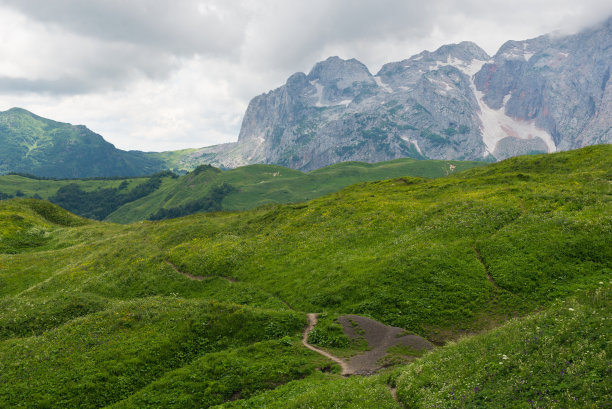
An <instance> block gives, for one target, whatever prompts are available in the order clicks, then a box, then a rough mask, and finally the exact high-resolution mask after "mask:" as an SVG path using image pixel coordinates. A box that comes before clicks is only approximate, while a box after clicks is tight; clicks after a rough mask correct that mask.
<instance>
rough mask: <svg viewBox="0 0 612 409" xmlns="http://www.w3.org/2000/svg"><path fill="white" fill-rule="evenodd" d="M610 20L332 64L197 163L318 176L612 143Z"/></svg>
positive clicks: (291, 86)
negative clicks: (375, 65)
mask: <svg viewBox="0 0 612 409" xmlns="http://www.w3.org/2000/svg"><path fill="white" fill-rule="evenodd" d="M611 61H612V18H610V19H608V20H607V21H606V22H605V23H604V24H603V25H601V26H599V27H596V28H591V29H588V30H584V31H582V32H580V33H578V34H574V35H566V36H560V35H556V34H550V35H544V36H541V37H538V38H535V39H532V40H526V41H509V42H507V43H506V44H504V45H503V46H502V47H501V48H500V50H499V51H498V52H497V54H496V55H495V56H493V57H490V56H489V55H487V53H486V52H484V51H483V50H482V49H481V48H479V47H478V46H477V45H476V44H474V43H471V42H463V43H460V44H451V45H445V46H443V47H440V48H439V49H438V50H436V51H434V52H428V51H424V52H422V53H420V54H417V55H415V56H412V57H411V58H409V59H406V60H403V61H400V62H394V63H389V64H386V65H384V66H383V67H382V68H381V70H380V71H379V72H378V73H377V74H376V75H372V74H371V73H370V72H369V71H368V69H367V67H366V66H365V65H363V64H362V63H360V62H359V61H357V60H354V59H351V60H343V59H340V58H338V57H330V58H328V59H327V60H325V61H322V62H319V63H317V64H316V65H315V66H314V68H313V69H312V70H311V71H310V73H308V74H307V75H306V74H304V73H296V74H294V75H292V76H291V77H290V78H289V79H288V80H287V82H286V84H285V85H283V86H281V87H280V88H277V89H275V90H273V91H270V92H268V93H266V94H263V95H260V96H257V97H255V98H254V99H253V100H252V101H251V102H250V104H249V106H248V108H247V111H246V113H245V116H244V120H243V123H242V128H241V130H240V135H239V138H238V142H236V143H230V144H223V145H217V146H214V147H209V148H203V149H198V150H196V151H194V152H192V153H191V154H190V155H189V157H190V158H192V160H194V159H197V160H201V161H204V162H206V163H212V164H214V165H217V166H225V167H236V166H241V165H245V164H251V163H273V164H278V165H282V166H287V167H291V168H294V169H301V170H311V169H316V168H319V167H322V166H326V165H329V164H332V163H337V162H342V161H349V160H357V161H366V162H377V161H382V160H389V159H394V158H398V157H413V158H432V159H460V160H464V159H469V160H483V159H484V160H500V159H504V158H507V157H510V156H516V155H521V154H527V153H536V152H555V151H558V150H568V149H574V148H579V147H582V146H587V145H593V144H601V143H610V142H612V81H611V80H610V65H611V64H610V62H611Z"/></svg>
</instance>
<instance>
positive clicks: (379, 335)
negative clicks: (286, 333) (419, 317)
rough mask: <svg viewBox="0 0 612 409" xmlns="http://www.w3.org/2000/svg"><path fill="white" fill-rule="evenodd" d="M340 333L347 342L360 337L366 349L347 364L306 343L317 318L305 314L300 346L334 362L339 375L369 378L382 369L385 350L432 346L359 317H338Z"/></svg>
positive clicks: (395, 329)
mask: <svg viewBox="0 0 612 409" xmlns="http://www.w3.org/2000/svg"><path fill="white" fill-rule="evenodd" d="M338 322H340V324H342V328H343V330H344V333H345V334H346V335H347V336H348V337H349V338H351V339H355V338H360V337H363V338H364V339H365V340H366V341H367V342H368V346H369V347H370V350H369V351H366V352H364V353H362V354H359V355H355V356H353V357H352V358H350V359H349V360H348V361H346V360H344V359H341V358H338V357H337V356H334V355H332V354H330V353H329V352H327V351H324V350H322V349H319V348H317V347H315V346H313V345H311V344H309V343H308V333H309V332H310V331H312V330H313V328H314V327H315V325H316V324H317V314H308V326H307V327H306V329H304V333H303V335H302V344H304V346H305V347H306V348H308V349H310V350H312V351H315V352H317V353H319V354H321V355H323V356H324V357H326V358H328V359H331V360H332V361H334V362H336V363H337V364H338V365H340V367H341V368H342V375H344V376H348V375H372V374H374V373H376V372H377V371H378V370H379V369H381V368H382V367H383V366H384V362H381V359H382V358H384V357H385V356H386V355H387V350H388V349H389V348H391V347H393V346H397V345H401V346H406V347H409V348H411V349H414V350H429V349H432V348H433V344H432V343H431V342H429V341H427V340H426V339H425V338H423V337H420V336H418V335H413V334H406V332H405V330H404V329H403V328H398V327H391V326H389V325H385V324H383V323H381V322H378V321H375V320H372V319H370V318H366V317H362V316H359V315H342V316H340V317H338Z"/></svg>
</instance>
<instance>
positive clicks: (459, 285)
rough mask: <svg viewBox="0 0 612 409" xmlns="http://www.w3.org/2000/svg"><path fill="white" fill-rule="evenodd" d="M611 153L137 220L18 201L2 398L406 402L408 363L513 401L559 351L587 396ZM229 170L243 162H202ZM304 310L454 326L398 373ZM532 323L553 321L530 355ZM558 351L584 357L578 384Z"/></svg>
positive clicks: (559, 396) (6, 245) (436, 390)
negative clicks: (307, 332)
mask: <svg viewBox="0 0 612 409" xmlns="http://www.w3.org/2000/svg"><path fill="white" fill-rule="evenodd" d="M611 157H612V147H610V146H598V147H591V148H585V149H581V150H577V151H572V152H561V153H557V154H553V155H546V156H541V155H540V156H531V157H524V158H514V159H510V160H508V161H504V162H500V163H496V164H492V165H488V166H486V167H484V168H478V169H471V170H467V171H465V172H462V173H459V174H457V175H453V176H449V177H444V178H438V179H433V180H429V179H424V178H417V177H402V178H395V179H391V180H386V181H380V182H362V183H359V184H357V185H352V186H349V187H347V188H344V189H342V190H341V191H339V192H336V193H333V194H329V195H327V196H323V197H320V198H317V199H314V200H310V201H308V202H304V203H300V204H291V205H269V206H265V207H259V208H257V209H253V210H249V211H243V212H217V213H206V214H196V215H191V216H188V217H184V218H179V219H173V220H166V221H159V222H138V223H134V224H130V225H121V224H113V223H102V222H93V221H89V220H86V219H83V218H80V217H77V216H74V215H72V214H70V213H69V212H67V211H64V210H63V209H61V208H59V207H57V206H54V205H51V204H49V203H47V202H44V201H39V200H33V199H12V200H5V201H0V227H1V228H0V407H33V408H36V407H51V408H53V407H58V408H60V407H83V408H93V407H105V406H112V405H116V407H211V406H212V405H217V404H222V405H225V406H224V407H254V408H256V407H271V408H273V407H293V408H307V407H347V408H348V407H355V408H359V407H364V408H365V407H389V408H397V407H399V406H398V404H397V403H396V402H394V401H393V399H392V398H391V395H390V393H389V389H388V386H387V385H386V383H387V381H388V380H389V379H390V381H391V382H396V383H397V386H398V392H399V394H400V398H401V399H403V400H404V401H405V402H406V403H407V404H410V405H412V404H414V405H415V407H431V406H432V405H431V404H432V402H433V404H434V405H435V404H438V402H439V401H440V399H443V398H445V397H446V396H447V395H444V393H446V392H448V390H449V388H451V389H450V390H452V388H453V387H454V388H455V390H456V391H462V392H461V395H455V397H461V396H462V395H463V394H466V396H467V393H468V392H469V390H470V388H471V390H472V391H473V390H474V388H475V387H478V388H479V391H480V390H482V391H485V390H486V393H483V394H482V395H479V394H472V395H469V396H470V398H469V399H476V400H473V401H469V402H471V403H469V402H468V401H467V400H466V402H468V403H469V404H470V405H472V406H471V407H479V406H478V405H480V407H482V406H483V405H485V403H488V402H493V403H494V404H492V405H489V407H500V406H499V403H503V402H513V401H511V400H509V399H511V398H512V399H514V398H513V397H514V396H515V395H512V393H514V392H513V390H512V386H515V385H516V384H515V383H512V382H518V381H517V379H519V378H520V379H521V381H525V382H527V383H526V384H525V385H529V388H528V390H529V391H531V392H529V393H527V392H525V394H522V395H519V396H518V398H517V399H518V400H517V401H516V402H518V403H517V404H516V405H514V406H508V407H530V406H527V405H529V403H528V402H527V399H532V400H533V396H534V395H533V393H537V392H542V393H543V392H544V391H545V389H543V388H541V386H540V384H538V383H537V382H539V381H537V378H536V377H533V378H530V379H527V378H526V376H527V373H528V371H533V372H534V373H539V371H540V370H541V371H542V374H544V375H543V376H544V377H543V378H542V379H543V381H542V382H545V383H546V384H547V385H552V386H554V387H555V388H557V389H554V391H556V392H554V393H555V395H554V397H552V398H550V399H551V400H550V401H546V402H548V403H550V404H551V405H552V404H557V403H555V402H553V400H558V401H559V402H561V403H560V404H559V405H560V406H558V407H571V405H570V404H571V401H570V400H568V399H570V398H572V399H573V396H572V397H570V398H567V396H569V395H568V393H569V392H568V391H569V390H575V391H577V392H576V393H577V394H578V395H576V397H577V399H583V400H582V401H576V402H578V403H581V404H583V406H582V407H597V405H599V407H602V405H605V401H604V400H603V399H604V397H605V396H609V389H606V387H607V386H606V385H607V384H606V383H605V382H602V381H601V379H602V374H603V375H609V368H610V366H609V362H610V361H609V352H605V351H608V349H607V348H609V333H610V331H609V322H608V318H607V316H609V315H610V314H609V312H610V308H609V307H610V305H609V300H608V298H609V297H608V295H606V294H608V293H607V292H602V291H603V290H599V291H600V292H599V293H598V292H597V291H598V290H597V289H598V288H600V287H602V284H600V282H601V283H608V282H609V280H610V276H611V273H612V216H611V215H612V211H611V210H612V206H611V200H612V198H611V196H612V195H611V193H612V188H611V185H610V180H612V174H611V171H610V169H611V168H612V167H611V166H610V158H611ZM213 172H214V174H213ZM215 174H227V173H226V172H224V173H219V172H215V171H214V170H210V169H208V170H207V171H205V172H202V173H199V174H194V175H192V176H191V177H192V178H197V177H201V178H206V177H210V178H214V177H215ZM253 175H255V172H253ZM253 177H255V176H253ZM177 180H188V179H177ZM192 180H193V179H192ZM169 263H172V264H173V265H175V266H176V267H177V268H178V269H179V270H180V271H182V272H185V273H190V274H192V275H195V276H205V277H206V278H204V279H202V280H200V281H198V280H191V279H189V278H188V277H186V276H184V275H182V274H180V273H179V272H177V271H175V269H174V268H173V267H172V266H171V265H170V264H169ZM226 278H232V279H233V280H236V281H234V282H229V281H228V280H227V279H226ZM606 291H608V290H606ZM584 294H595V295H593V296H592V297H590V298H589V296H586V295H584ZM598 294H599V295H598ZM564 303H565V304H564ZM569 308H573V310H574V311H571V310H569ZM306 312H318V313H321V314H322V315H321V323H320V326H319V327H317V328H316V329H315V333H314V334H311V337H312V338H313V339H312V341H313V342H315V341H316V342H317V343H318V344H319V345H322V346H325V347H326V348H332V349H333V348H339V349H338V350H337V353H338V354H339V355H343V354H344V353H346V355H350V353H353V352H355V351H356V350H359V349H360V348H361V347H364V346H363V345H361V346H360V345H350V344H349V345H346V343H345V342H344V340H345V338H343V335H342V334H341V332H340V331H339V328H338V326H337V324H334V321H333V320H334V318H335V317H336V316H337V315H338V314H347V313H356V314H361V315H367V316H369V317H371V318H374V319H377V320H380V321H382V322H384V323H385V324H389V325H395V326H400V327H403V328H406V329H407V330H408V331H411V332H414V333H417V334H419V335H422V336H424V337H426V338H428V339H429V340H432V341H434V342H436V343H438V344H439V345H443V344H445V343H449V342H450V345H448V346H446V347H440V348H438V349H437V350H435V351H433V352H431V353H426V354H425V355H424V356H423V357H422V358H420V359H419V360H417V361H415V362H414V363H412V364H410V365H408V366H406V367H402V368H399V369H396V372H394V373H393V376H391V377H390V376H389V375H388V374H382V375H380V376H375V377H371V378H350V379H343V378H341V377H339V376H338V375H337V373H338V369H337V367H335V366H334V365H332V364H331V363H330V362H328V361H326V360H324V359H322V358H321V357H320V356H318V355H316V354H314V353H311V352H309V351H307V350H306V349H304V348H302V347H301V346H300V339H301V332H302V329H303V328H304V326H305V325H306V316H305V314H304V313H306ZM570 313H577V314H574V315H573V314H570ZM530 314H534V315H530ZM606 314H607V315H606ZM515 317H519V318H515ZM574 317H575V318H574ZM601 318H605V320H601ZM508 320H510V322H509V323H507V324H506V325H505V326H502V327H500V328H499V329H497V330H493V331H492V332H487V331H488V330H490V329H491V328H494V327H498V326H500V325H502V324H503V323H504V322H507V321H508ZM555 323H558V324H559V325H556V324H555ZM553 324H555V325H553ZM599 324H601V325H603V326H600V325H599ZM538 328H539V329H538ZM538 331H539V332H538ZM474 333H482V334H481V335H478V336H476V337H472V338H466V339H464V340H460V341H458V342H457V343H453V342H452V341H453V340H457V339H459V338H461V337H462V336H464V335H467V334H474ZM521 333H524V334H528V335H527V336H526V337H523V338H520V337H519V335H520V334H521ZM532 335H535V336H537V337H538V339H542V340H546V342H547V343H546V344H537V345H535V346H532V345H530V347H529V348H532V347H533V348H532V349H529V350H527V353H526V354H524V355H518V354H519V352H521V351H523V350H524V349H525V348H526V347H525V342H524V340H525V339H526V338H527V337H528V336H532ZM602 337H603V338H602ZM315 338H318V339H315ZM602 339H603V341H605V342H604V343H602V342H603V341H602ZM517 340H518V341H520V343H519V344H520V345H519V344H517V342H518V341H517ZM338 343H339V344H338ZM326 344H329V345H326ZM332 344H333V345H332ZM336 344H338V345H336ZM540 345H542V348H540ZM361 349H363V348H361ZM470 349H473V350H474V352H470ZM334 351H336V350H334ZM351 351H352V352H351ZM594 351H597V353H595V352H594ZM602 351H604V352H605V353H604V354H603V355H602ZM391 352H392V353H393V352H395V353H396V355H402V354H403V352H406V351H391ZM587 352H588V353H587ZM592 352H593V353H592ZM521 353H522V352H521ZM500 354H501V355H500ZM503 354H505V355H506V356H507V357H508V358H509V359H507V360H504V359H502V360H501V361H502V364H499V362H500V359H499V358H500V356H503ZM598 354H599V355H598ZM343 356H344V355H343ZM551 357H552V358H551ZM556 357H564V358H565V359H566V360H567V361H570V359H569V358H570V357H572V362H581V363H580V365H578V366H576V367H575V368H574V367H572V366H571V365H570V366H569V367H568V368H573V369H572V371H574V370H575V372H573V374H575V375H576V377H575V378H571V379H573V380H572V381H571V382H570V381H569V380H568V381H566V380H567V379H570V378H562V379H561V380H562V381H563V382H566V383H567V384H565V383H564V384H563V385H562V386H559V385H561V384H560V383H556V382H557V381H558V379H557V378H556V377H554V376H553V375H555V372H554V370H556V368H557V367H556V366H554V365H556V364H557V363H556V362H557V361H555V359H557V358H556ZM518 358H521V359H524V364H523V365H522V366H517V367H511V368H509V369H506V368H507V366H505V364H504V362H506V361H511V359H512V360H513V361H512V362H517V361H516V359H518ZM553 358H554V359H553ZM470 359H473V360H474V363H473V364H472V363H470V362H468V360H470ZM398 362H400V361H398ZM564 362H565V361H564ZM442 363H443V364H442ZM494 364H495V365H494ZM419 365H421V366H422V367H423V369H421V372H416V368H418V367H419ZM428 365H429V366H428ZM547 365H548V366H547ZM317 368H319V369H323V370H325V371H330V372H329V373H328V372H324V373H321V371H318V370H317ZM428 368H429V369H428ZM432 368H434V369H432ZM435 368H438V369H439V370H435ZM493 368H495V371H497V372H494V373H495V374H496V375H495V378H492V379H491V378H487V376H488V375H490V374H491V373H493V372H491V371H492V369H493ZM561 369H563V368H559V371H560V370H561ZM502 370H503V371H506V372H503V371H502ZM462 371H463V372H462ZM470 371H473V372H474V373H473V377H472V376H471V374H470ZM487 371H488V372H487ZM500 371H501V372H500ZM602 371H603V372H602ZM606 371H608V372H606ZM568 373H569V372H568ZM462 374H463V375H462ZM555 376H556V375H555ZM472 378H473V379H474V382H476V383H474V384H473V385H472V380H471V379H472ZM506 378H507V379H506ZM605 379H607V378H605ZM559 382H560V381H559ZM568 382H569V383H568ZM580 382H582V383H580ZM589 382H590V383H592V384H593V385H594V387H593V390H592V392H588V391H586V390H585V385H587V384H588V383H589ZM429 385H435V386H431V387H430V386H429ZM448 385H450V386H448ZM555 385H556V386H555ZM568 388H569V389H568ZM526 390H527V389H526ZM550 390H552V389H550V388H549V391H550ZM532 392H533V393H532ZM496 394H499V398H496ZM479 396H484V397H485V398H486V399H492V400H491V401H487V400H478V399H481V398H479ZM550 396H553V395H550ZM566 398H567V399H566ZM232 399H238V400H236V401H235V402H232V401H231V400H232ZM459 399H461V398H459ZM466 399H467V398H466ZM495 399H498V400H495ZM503 399H506V400H505V401H502V400H503ZM564 399H565V400H564ZM440 402H441V401H440ZM444 402H446V401H444ZM483 402H484V403H483ZM578 403H576V405H578ZM445 404H446V403H445ZM334 405H335V406H334ZM419 405H420V406H419ZM453 405H454V406H444V407H461V406H460V401H459V402H457V401H454V403H453ZM466 405H467V403H466ZM521 405H522V406H521ZM584 405H586V406H584ZM588 405H591V406H588ZM438 407H439V406H438ZM466 407H469V406H466ZM501 407H503V406H501ZM552 407H555V406H552ZM575 407H579V406H575ZM603 407H605V406H603Z"/></svg>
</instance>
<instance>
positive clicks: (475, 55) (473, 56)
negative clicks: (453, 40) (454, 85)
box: [426, 41, 491, 62]
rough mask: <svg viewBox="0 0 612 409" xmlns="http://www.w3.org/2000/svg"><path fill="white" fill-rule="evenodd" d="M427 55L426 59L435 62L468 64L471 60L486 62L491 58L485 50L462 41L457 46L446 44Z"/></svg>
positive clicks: (469, 42)
mask: <svg viewBox="0 0 612 409" xmlns="http://www.w3.org/2000/svg"><path fill="white" fill-rule="evenodd" d="M426 52H427V51H426ZM428 54H429V55H428V57H429V58H431V59H433V60H435V61H449V60H453V59H455V60H460V61H463V62H470V61H472V60H480V61H486V60H488V59H489V58H491V57H489V55H488V54H487V53H486V51H485V50H483V49H482V48H480V47H479V46H478V45H477V44H475V43H473V42H471V41H463V42H461V43H459V44H446V45H443V46H442V47H440V48H438V49H437V50H436V51H434V52H432V53H428Z"/></svg>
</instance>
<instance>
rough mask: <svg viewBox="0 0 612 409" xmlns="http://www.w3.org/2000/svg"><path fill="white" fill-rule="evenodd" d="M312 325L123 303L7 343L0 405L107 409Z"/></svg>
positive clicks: (1, 351) (185, 304) (207, 307)
mask: <svg viewBox="0 0 612 409" xmlns="http://www.w3.org/2000/svg"><path fill="white" fill-rule="evenodd" d="M304 324H305V320H304V317H302V316H300V315H297V314H295V313H290V312H273V311H269V310H267V311H264V310H253V309H247V308H245V307H237V306H231V305H225V304H220V303H217V302H210V301H196V300H184V299H177V298H148V299H143V300H135V301H129V302H121V303H115V305H114V306H113V307H112V308H109V309H107V310H105V311H102V312H97V313H92V314H88V315H87V316H85V317H81V318H77V319H74V320H72V321H69V322H67V323H66V324H64V325H60V326H59V327H57V328H56V329H53V330H49V331H46V332H44V333H43V334H42V335H41V336H31V337H26V338H12V339H8V340H5V341H3V342H1V343H0V397H2V400H1V401H0V407H37V405H38V406H41V405H45V406H48V407H58V408H62V407H64V408H65V407H91V408H93V407H102V406H105V405H109V404H112V403H114V402H117V401H119V400H122V399H125V398H127V397H128V396H129V395H131V394H133V393H135V392H136V391H138V390H139V389H141V388H142V387H144V386H146V385H147V384H149V383H150V382H152V381H153V380H155V379H158V378H159V377H160V376H162V375H163V374H165V373H168V371H171V370H174V369H176V368H179V367H182V366H185V365H188V364H190V363H191V362H192V361H193V360H194V359H197V358H198V357H202V356H204V354H209V353H214V352H220V351H224V350H227V351H231V350H232V349H234V348H240V347H244V346H247V345H249V344H252V343H253V342H261V341H264V340H268V339H270V340H273V339H281V338H283V337H292V336H293V337H295V336H299V332H300V331H301V329H302V327H303V326H304ZM228 353H230V352H228ZM308 370H309V369H308V367H307V366H306V367H305V368H304V369H303V370H302V371H306V372H308ZM288 376H290V375H288ZM296 376H301V372H300V370H296Z"/></svg>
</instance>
